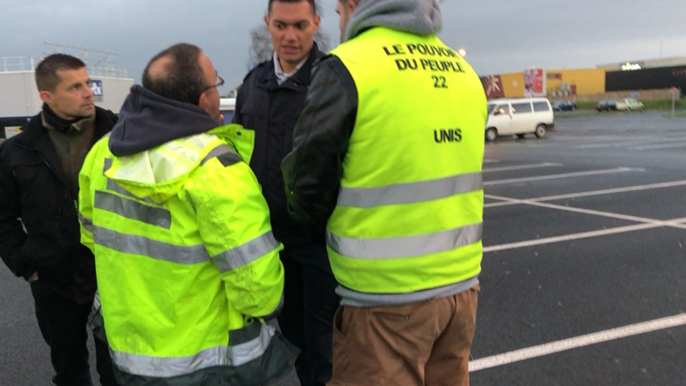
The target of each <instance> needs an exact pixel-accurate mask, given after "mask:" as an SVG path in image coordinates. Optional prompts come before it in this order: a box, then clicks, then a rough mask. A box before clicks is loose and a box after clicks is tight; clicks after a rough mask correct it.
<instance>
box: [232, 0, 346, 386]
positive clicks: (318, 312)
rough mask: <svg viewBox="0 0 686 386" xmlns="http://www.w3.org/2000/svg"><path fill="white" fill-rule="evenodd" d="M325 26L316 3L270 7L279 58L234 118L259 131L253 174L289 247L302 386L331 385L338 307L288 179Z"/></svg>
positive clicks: (254, 78) (257, 78)
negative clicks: (287, 161) (288, 161)
mask: <svg viewBox="0 0 686 386" xmlns="http://www.w3.org/2000/svg"><path fill="white" fill-rule="evenodd" d="M319 21H320V16H319V15H318V14H317V12H316V7H315V3H314V0H270V1H269V13H268V14H267V15H266V16H265V23H266V25H267V29H268V30H269V32H270V34H271V37H272V43H273V45H274V55H273V58H272V59H271V60H268V61H266V62H264V63H261V64H260V65H258V66H257V67H256V68H255V69H254V70H253V71H251V72H250V73H249V74H248V76H247V77H246V78H245V81H244V83H243V85H242V86H241V88H240V89H239V91H238V97H237V100H236V112H235V115H234V122H235V123H239V124H241V125H243V126H244V127H245V128H246V129H251V130H254V131H255V147H254V151H253V155H252V159H251V161H250V166H251V167H252V169H253V170H254V172H255V175H256V176H257V179H258V181H259V182H260V184H261V185H262V188H263V193H264V196H265V198H266V200H267V204H268V205H269V210H270V213H271V221H272V228H273V231H274V235H275V237H276V238H277V239H278V240H279V241H281V242H282V243H283V244H284V247H285V249H284V251H283V252H282V253H281V258H282V261H283V264H284V268H285V271H286V288H285V304H284V310H283V312H282V314H281V315H280V316H279V325H280V326H281V329H282V331H283V333H284V335H285V336H286V338H288V339H289V340H290V341H291V342H292V343H293V344H295V345H296V346H298V348H300V349H301V354H300V356H299V357H298V360H297V361H296V364H295V366H296V370H297V372H298V377H299V378H300V382H301V383H302V385H303V386H309V385H324V384H325V383H326V382H327V381H328V380H329V379H330V378H331V360H332V359H331V356H332V354H331V344H332V343H331V342H332V335H331V334H332V323H333V316H334V313H335V312H336V307H337V306H338V302H339V299H338V296H337V295H336V293H335V288H336V280H335V278H334V277H333V274H332V272H331V267H330V265H329V260H328V257H327V253H326V244H325V239H324V232H323V229H322V230H312V229H305V228H303V227H302V226H301V225H299V224H298V223H296V222H295V221H293V220H292V219H291V218H290V217H289V214H288V208H287V204H286V196H285V189H284V182H283V176H282V174H281V161H282V160H283V158H284V157H285V156H286V154H288V153H289V152H290V151H291V149H292V146H293V129H294V128H295V123H296V122H297V120H298V118H299V116H300V113H301V112H302V109H303V107H304V104H305V95H306V94H307V88H308V86H309V84H310V73H311V71H312V65H313V63H314V62H315V61H316V60H317V59H319V58H320V57H322V56H323V54H322V53H321V52H320V51H319V50H318V48H317V45H316V43H314V35H315V34H316V33H317V30H318V28H319Z"/></svg>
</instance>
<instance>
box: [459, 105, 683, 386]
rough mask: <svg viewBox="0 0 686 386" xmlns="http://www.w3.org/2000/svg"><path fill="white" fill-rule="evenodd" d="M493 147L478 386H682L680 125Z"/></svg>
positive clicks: (594, 124) (630, 117) (627, 117)
mask: <svg viewBox="0 0 686 386" xmlns="http://www.w3.org/2000/svg"><path fill="white" fill-rule="evenodd" d="M556 126H557V130H556V131H554V132H551V133H549V136H548V137H547V138H544V139H540V140H539V139H536V138H535V137H534V136H533V135H531V136H530V138H529V136H527V138H525V139H523V140H519V139H517V140H515V139H509V138H505V139H501V140H498V141H497V142H495V143H489V144H487V146H486V157H485V158H486V160H485V164H484V181H485V195H486V204H485V209H484V222H485V230H484V247H485V253H484V261H483V272H482V275H481V283H482V284H481V285H482V292H481V298H480V304H479V315H478V321H477V333H476V336H475V340H474V345H473V352H472V353H473V357H474V360H473V361H472V362H471V365H470V369H471V379H472V384H473V385H684V384H686V369H685V368H684V363H686V350H684V342H686V340H685V339H686V314H684V312H685V311H686V252H685V249H684V248H685V247H686V119H683V118H681V119H679V118H677V119H669V118H666V117H664V116H663V114H662V113H659V112H646V113H631V114H614V115H600V114H599V115H594V116H584V117H578V118H567V119H558V120H557V121H556Z"/></svg>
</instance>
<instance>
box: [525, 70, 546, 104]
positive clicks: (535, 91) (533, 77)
mask: <svg viewBox="0 0 686 386" xmlns="http://www.w3.org/2000/svg"><path fill="white" fill-rule="evenodd" d="M545 84H546V74H545V71H544V70H543V69H542V68H532V69H530V70H526V71H524V96H525V97H527V98H530V97H537V96H545Z"/></svg>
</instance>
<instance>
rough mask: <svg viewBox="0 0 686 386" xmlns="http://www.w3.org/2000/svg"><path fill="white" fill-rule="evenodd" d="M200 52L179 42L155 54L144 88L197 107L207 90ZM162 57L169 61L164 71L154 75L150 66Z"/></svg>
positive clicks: (145, 72)
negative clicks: (204, 90) (205, 89)
mask: <svg viewBox="0 0 686 386" xmlns="http://www.w3.org/2000/svg"><path fill="white" fill-rule="evenodd" d="M201 52H202V50H201V49H200V47H198V46H195V45H193V44H188V43H179V44H175V45H173V46H171V47H169V48H167V49H166V50H164V51H162V52H160V53H159V54H157V55H155V57H154V58H152V59H151V60H150V62H148V65H147V66H146V67H145V71H143V87H145V88H147V89H148V90H150V91H152V92H154V93H155V94H157V95H161V96H163V97H165V98H169V99H173V100H175V101H179V102H185V103H190V104H194V105H197V104H198V102H199V101H200V95H201V94H202V93H203V89H204V88H205V87H206V85H205V75H204V74H203V70H202V67H200V63H199V61H198V59H199V58H198V56H199V55H200V53H201ZM163 58H166V59H167V63H165V64H164V68H163V70H162V71H161V72H160V73H158V74H153V75H151V74H150V67H151V65H152V64H153V63H155V62H156V61H158V60H160V59H163Z"/></svg>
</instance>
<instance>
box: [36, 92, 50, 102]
mask: <svg viewBox="0 0 686 386" xmlns="http://www.w3.org/2000/svg"><path fill="white" fill-rule="evenodd" d="M38 95H39V96H40V100H42V101H43V103H46V104H50V103H52V93H51V92H50V91H39V92H38Z"/></svg>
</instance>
